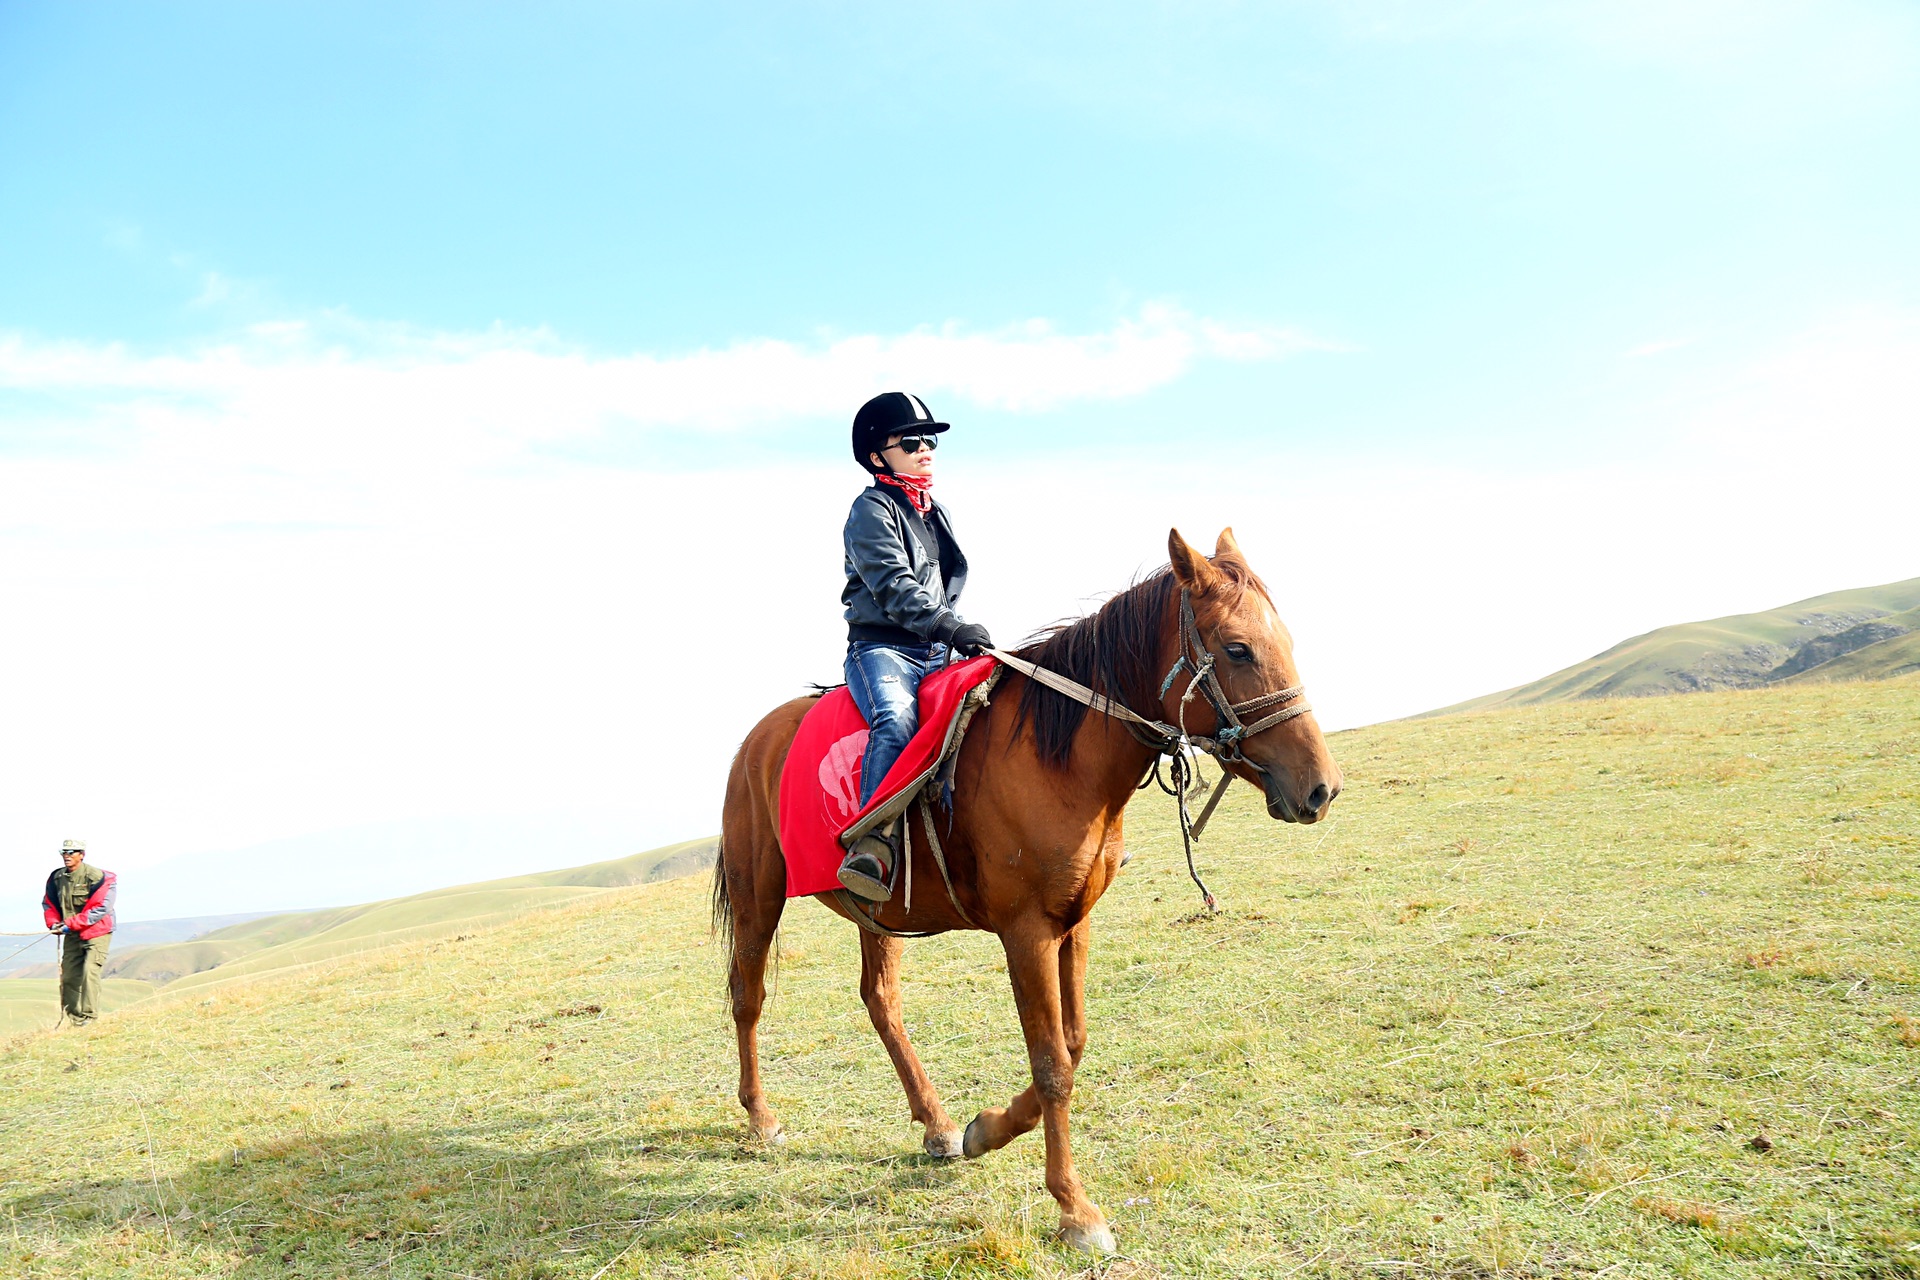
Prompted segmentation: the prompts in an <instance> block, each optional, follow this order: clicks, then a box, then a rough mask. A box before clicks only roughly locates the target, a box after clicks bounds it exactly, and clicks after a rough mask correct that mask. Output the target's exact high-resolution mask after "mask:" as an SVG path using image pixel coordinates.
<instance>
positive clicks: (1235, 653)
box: [1227, 644, 1253, 662]
mask: <svg viewBox="0 0 1920 1280" xmlns="http://www.w3.org/2000/svg"><path fill="white" fill-rule="evenodd" d="M1227 656H1228V657H1229V658H1232V659H1233V660H1234V661H1235V662H1252V661H1253V650H1251V649H1249V648H1247V646H1245V645H1243V644H1230V645H1228V646H1227Z"/></svg>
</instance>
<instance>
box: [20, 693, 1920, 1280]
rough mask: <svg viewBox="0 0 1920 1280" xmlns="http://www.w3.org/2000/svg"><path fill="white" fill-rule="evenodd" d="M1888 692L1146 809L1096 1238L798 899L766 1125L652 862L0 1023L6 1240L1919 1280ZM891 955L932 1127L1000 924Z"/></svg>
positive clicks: (427, 1260)
mask: <svg viewBox="0 0 1920 1280" xmlns="http://www.w3.org/2000/svg"><path fill="white" fill-rule="evenodd" d="M1916 725H1920V676H1909V677H1904V678H1901V679H1896V680H1888V681H1878V682H1871V683H1849V684H1838V683H1831V684H1817V683H1816V684H1793V685H1790V686H1787V687H1782V688H1780V689H1778V690H1777V691H1775V693H1774V694H1772V695H1770V696H1768V697H1765V698H1755V697H1751V696H1747V695H1744V694H1739V693H1707V694H1702V695H1698V696H1691V697H1668V698H1644V699H1638V700H1635V701H1632V702H1624V701H1605V702H1592V701H1581V702H1571V703H1564V704H1559V705H1552V706H1539V707H1514V708H1507V709H1504V710H1500V711H1495V712H1491V713H1487V714H1483V715H1472V716H1453V717H1447V718H1442V719H1421V720H1409V721H1400V722H1396V723H1392V724H1384V725H1374V726H1370V727H1367V728H1364V729H1355V730H1351V731H1348V732H1345V733H1340V734H1336V735H1334V736H1333V738H1332V746H1333V749H1334V752H1335V754H1336V756H1337V757H1338V759H1339V760H1340V762H1341V764H1342V766H1343V768H1344V769H1345V770H1346V774H1347V787H1346V790H1345V793H1344V794H1343V795H1342V796H1341V797H1340V800H1339V801H1338V803H1337V804H1335V806H1334V808H1333V811H1332V814H1331V815H1330V817H1329V819H1328V821H1327V822H1325V823H1323V824H1321V825H1319V826H1315V827H1311V828H1305V829H1303V828H1300V827H1293V826H1286V825H1283V824H1280V823H1276V822H1273V821H1270V820H1269V819H1267V818H1266V816H1265V815H1264V813H1263V812H1262V810H1261V807H1260V803H1259V797H1258V795H1257V794H1256V793H1255V792H1254V791H1253V790H1252V789H1251V788H1248V789H1236V790H1235V791H1233V792H1230V793H1229V794H1228V796H1227V798H1226V800H1225V802H1224V803H1223V805H1222V806H1221V809H1220V811H1219V813H1217V814H1216V815H1215V818H1214V822H1213V825H1212V826H1211V827H1210V828H1209V829H1208V832H1207V835H1206V839H1205V840H1204V841H1203V842H1202V843H1201V845H1200V846H1199V848H1198V850H1197V854H1198V857H1199V860H1200V865H1201V867H1202V869H1203V870H1204V872H1205V874H1206V875H1207V877H1208V879H1209V881H1210V882H1211V883H1212V885H1213V888H1214V889H1215V891H1216V892H1217V893H1218V894H1219V895H1220V898H1221V902H1222V904H1223V907H1224V909H1223V910H1222V911H1221V912H1220V913H1219V914H1218V915H1213V916H1208V915H1206V914H1205V913H1204V912H1201V911H1199V910H1197V907H1198V903H1197V901H1196V895H1195V893H1194V890H1193V888H1192V886H1191V885H1190V884H1189V883H1188V882H1187V878H1186V868H1185V866H1184V863H1183V860H1182V857H1181V842H1180V837H1179V834H1178V831H1177V829H1176V828H1175V826H1174V824H1173V822H1172V820H1171V815H1170V811H1169V809H1168V807H1167V805H1168V802H1167V799H1166V797H1164V796H1161V795H1159V794H1157V793H1155V792H1147V793H1143V794H1142V795H1141V796H1140V797H1139V798H1138V799H1137V800H1136V802H1135V803H1134V804H1133V805H1132V806H1131V807H1130V809H1129V811H1128V814H1127V829H1126V836H1127V847H1128V849H1129V851H1130V852H1131V853H1132V854H1133V860H1132V862H1131V863H1130V864H1129V866H1128V868H1127V870H1126V872H1125V873H1124V874H1122V875H1121V877H1120V879H1119V880H1118V882H1117V883H1116V884H1115V885H1114V887H1113V889H1112V891H1111V892H1110V893H1109V894H1108V896H1107V898H1106V899H1105V900H1104V901H1103V902H1102V903H1101V904H1100V908H1099V911H1098V912H1097V913H1096V915H1095V916H1094V919H1093V926H1092V928H1093V941H1092V953H1091V963H1090V964H1089V967H1088V971H1087V992H1088V1028H1089V1033H1090V1038H1089V1041H1088V1044H1087V1048H1086V1054H1085V1057H1084V1058H1083V1059H1082V1061H1081V1062H1080V1065H1079V1067H1078V1068H1077V1071H1076V1077H1075V1092H1074V1099H1073V1113H1072V1133H1073V1137H1074V1154H1075V1167H1076V1173H1077V1175H1078V1176H1079V1177H1080V1178H1081V1179H1083V1180H1084V1182H1085V1184H1086V1186H1087V1189H1088V1192H1089V1193H1090V1194H1091V1195H1092V1196H1093V1198H1094V1199H1095V1200H1096V1201H1097V1202H1098V1203H1100V1204H1101V1205H1102V1207H1103V1208H1104V1209H1105V1210H1106V1211H1107V1213H1108V1215H1109V1216H1110V1218H1111V1219H1112V1222H1113V1225H1114V1229H1115V1231H1116V1234H1117V1235H1118V1237H1119V1242H1120V1246H1121V1248H1122V1250H1123V1251H1124V1254H1125V1256H1124V1257H1123V1258H1120V1259H1115V1260H1113V1261H1111V1262H1107V1263H1102V1264H1098V1265H1090V1262H1089V1260H1088V1259H1086V1258H1085V1257H1082V1256H1077V1255H1071V1254H1068V1253H1066V1252H1065V1251H1064V1250H1062V1249H1061V1248H1060V1247H1059V1246H1057V1245H1056V1244H1054V1243H1053V1242H1052V1241H1051V1239H1050V1237H1051V1234H1052V1231H1053V1228H1054V1226H1055V1224H1056V1222H1057V1218H1058V1215H1057V1212H1056V1210H1055V1208H1054V1205H1053V1202H1052V1200H1051V1198H1050V1197H1049V1196H1048V1195H1047V1193H1046V1190H1045V1186H1044V1168H1043V1162H1042V1139H1041V1135H1040V1134H1038V1133H1034V1134H1029V1135H1027V1136H1026V1137H1023V1138H1021V1139H1019V1140H1018V1141H1016V1142H1015V1143H1013V1144H1012V1145H1011V1146H1009V1147H1007V1148H1006V1149H1005V1150H1004V1151H999V1152H995V1153H993V1154H991V1155H989V1156H988V1157H986V1158H984V1159H980V1160H974V1161H965V1162H957V1163H954V1164H935V1163H933V1162H932V1161H930V1160H928V1159H927V1158H925V1157H924V1156H922V1155H921V1152H920V1131H919V1128H918V1126H916V1125H913V1124H912V1123H910V1121H909V1117H908V1114H907V1108H906V1105H905V1103H904V1100H903V1099H902V1096H901V1093H900V1088H899V1085H898V1083H897V1081H896V1079H895V1075H894V1070H893V1067H892V1065H891V1063H890V1062H889V1061H888V1058H887V1055H886V1053H885V1052H884V1050H882V1048H881V1047H880V1045H879V1043H878V1041H877V1039H876V1038H875V1036H874V1033H873V1028H872V1026H871V1025H870V1023H869V1021H868V1018H867V1014H866V1011H865V1009H864V1008H862V1006H861V1003H860V1000H859V997H858V994H857V988H858V981H859V974H860V947H859V935H858V934H857V933H856V932H855V930H854V929H853V927H852V926H851V925H849V924H847V923H846V922H845V921H843V920H840V919H838V918H837V917H833V916H830V915H828V914H827V913H826V912H824V911H822V910H821V909H820V908H819V907H818V906H817V905H816V904H814V903H811V902H799V903H794V904H792V905H791V906H790V907H789V909H788V911H787V914H786V918H785V922H784V926H783V929H782V932H781V935H780V941H779V972H778V980H777V987H776V991H775V994H774V995H773V997H772V999H771V1000H770V1002H769V1003H768V1005H767V1011H766V1013H767V1016H766V1019H765V1021H764V1022H763V1023H762V1024H761V1032H760V1042H761V1046H762V1049H763V1052H764V1058H763V1070H764V1073H765V1080H766V1085H767V1089H768V1092H769V1094H770V1096H771V1098H772V1101H773V1103H774V1105H775V1106H776V1107H777V1108H778V1109H779V1110H780V1112H781V1116H782V1119H783V1120H784V1121H785V1122H786V1124H787V1126H788V1130H789V1136H788V1140H787V1141H786V1142H785V1143H783V1144H779V1145H776V1146H771V1147H769V1146H764V1145H759V1144H755V1143H752V1142H749V1141H748V1140H747V1139H746V1136H745V1132H744V1125H743V1122H742V1115H741V1111H740V1107H739V1104H738V1103H737V1102H736V1101H735V1098H734V1089H735V1075H734V1050H735V1044H734V1028H733V1023H732V1020H731V1018H730V1017H729V1016H728V1013H727V1007H726V995H725V992H726V974H725V969H724V956H723V953H722V948H721V947H719V946H717V945H715V943H714V941H713V939H712V935H711V933H710V932H709V928H708V910H707V905H708V904H707V885H706V883H705V881H704V880H703V879H701V878H685V879H679V880H673V881H669V882H666V883H662V884H655V885H643V886H639V887H634V888H624V889H622V888H610V889H605V890H602V891H600V892H599V893H598V894H596V895H594V896H591V897H588V898H584V899H582V900H580V901H578V902H575V903H573V904H571V905H568V906H563V907H560V908H559V909H557V910H551V911H536V912H527V913H523V914H521V915H519V916H516V917H514V918H512V919H508V920H505V921H502V922H498V923H493V924H487V925H483V926H478V927H475V928H473V929H472V930H471V932H470V935H469V936H466V937H464V938H463V937H459V936H458V935H453V936H447V937H442V938H437V939H434V940H431V941H415V942H408V943H402V944H400V945H397V946H393V947H389V948H386V949H383V950H381V951H378V952H371V953H366V954H359V955H347V956H341V957H339V958H336V959H333V960H328V961H325V962H322V963H316V964H311V965H306V966H303V967H300V968H298V969H282V970H278V971H276V972H275V973H273V974H272V975H270V976H268V977H266V978H263V979H257V978H251V977H241V978H238V979H236V980H234V981H230V982H226V983H223V984H221V985H220V986H219V987H217V988H214V989H211V990H208V989H195V990H190V991H187V992H186V993H185V994H184V995H177V994H174V993H175V992H178V991H179V987H178V985H177V984H176V986H174V987H169V988H162V989H161V990H160V991H159V992H157V993H156V994H155V995H154V996H153V997H151V998H149V999H147V1000H143V1001H141V1002H139V1003H137V1004H134V1005H130V1006H128V1007H126V1008H124V1009H122V1010H121V1011H119V1012H118V1013H115V1014H114V1015H112V1016H111V1017H108V1018H106V1019H103V1020H102V1021H101V1022H100V1023H98V1024H97V1025H95V1026H91V1027H87V1028H84V1029H80V1030H77V1031H75V1030H63V1031H61V1032H58V1033H54V1034H45V1033H38V1034H32V1035H24V1036H18V1037H15V1038H13V1039H12V1040H11V1041H9V1042H6V1043H5V1044H3V1045H0V1096H4V1097H5V1099H6V1102H7V1105H6V1106H0V1189H3V1190H0V1202H3V1204H0V1208H3V1209H4V1213H5V1216H6V1218H7V1221H8V1230H6V1231H0V1275H8V1276H18V1277H22V1280H43V1278H44V1280H52V1278H54V1277H61V1278H65V1277H73V1276H115V1277H124V1278H126V1280H202V1278H203V1277H208V1276H223V1277H235V1278H236V1280H280V1278H281V1277H314V1278H316V1280H317V1278H319V1277H336V1276H372V1277H377V1278H379V1280H438V1278H440V1277H450V1276H460V1275H466V1276H486V1277H500V1278H501V1280H534V1278H536V1277H538V1278H540V1280H639V1278H640V1277H648V1278H651V1277H671V1278H673V1280H733V1278H734V1277H739V1276H753V1277H760V1278H765V1280H771V1278H772V1277H791V1278H793V1280H803V1278H813V1280H826V1278H832V1280H887V1278H894V1277H897V1278H899V1280H907V1278H909V1277H938V1276H951V1277H954V1278H955V1280H966V1278H972V1280H986V1278H988V1277H1026V1278H1027V1280H1068V1278H1069V1277H1080V1278H1082V1280H1085V1278H1086V1277H1092V1276H1105V1277H1108V1278H1109V1280H1122V1278H1123V1277H1126V1278H1130V1280H1154V1278H1157V1277H1174V1276H1180V1277H1187V1276H1194V1277H1201V1276H1205V1277H1259V1278H1261V1280H1287V1278H1289V1277H1290V1278H1291V1280H1353V1278H1357V1277H1382V1276H1387V1277H1408V1276H1416V1277H1428V1278H1432V1280H1442V1278H1445V1280H1493V1278H1494V1277H1512V1278H1515V1280H1523V1278H1526V1277H1534V1278H1536V1280H1545V1278H1546V1277H1589V1278H1591V1277H1598V1276H1603V1275H1604V1276H1612V1277H1615V1278H1616V1280H1618V1278H1620V1277H1629V1276H1631V1277H1667V1276H1687V1277H1692V1278H1693V1280H1772V1278H1776V1277H1778V1278H1784V1277H1790V1276H1793V1277H1797V1276H1809V1277H1810V1276H1818V1275H1827V1276H1833V1277H1836V1278H1838V1277H1858V1278H1861V1280H1865V1278H1866V1277H1877V1278H1879V1280H1900V1278H1902V1277H1905V1278H1908V1280H1911V1278H1912V1277H1914V1276H1916V1275H1920V1266H1916V1259H1917V1258H1920V1252H1916V1250H1915V1249H1914V1247H1913V1246H1914V1245H1915V1244H1920V1224H1916V1222H1915V1219H1914V1216H1913V1206H1914V1205H1915V1204H1920V1089H1916V1088H1914V1087H1913V1081H1914V1075H1915V1071H1916V1065H1917V1064H1920V964H1916V960H1915V954H1914V948H1913V939H1914V937H1915V934H1916V930H1920V858H1916V854H1920V790H1916V787H1915V784H1914V778H1913V771H1912V767H1911V762H1912V759H1913V754H1914V751H1915V750H1916V746H1917V744H1920V737H1917V736H1916V735H1917V734H1920V730H1917V729H1916ZM1839 782H1843V783H1844V790H1841V789H1838V788H1837V787H1836V783H1839ZM463 932H464V931H463ZM216 972H217V971H216ZM901 982H902V986H903V989H904V1000H905V1010H904V1012H905V1018H906V1022H907V1026H908V1028H909V1030H910V1032H911V1034H912V1036H913V1038H914V1041H915V1044H916V1046H917V1047H918V1050H919V1053H920V1055H921V1057H922V1059H923V1060H924V1062H925V1065H926V1069H927V1071H928V1073H929V1075H930V1076H931V1078H932V1080H933V1081H934V1083H935V1085H936V1086H937V1087H938V1088H939V1089H940V1091H941V1094H942V1097H943V1099H944V1100H945V1102H946V1105H947V1107H948V1108H949V1110H950V1111H951V1112H952V1114H953V1115H954V1116H955V1117H956V1118H957V1119H960V1120H961V1121H962V1122H964V1121H965V1120H966V1119H968V1118H969V1117H971V1116H972V1115H973V1114H974V1113H975V1112H976V1110H978V1109H979V1108H981V1107H985V1106H1001V1105H1004V1104H1005V1103H1006V1101H1007V1099H1008V1097H1009V1095H1010V1094H1012V1093H1013V1092H1014V1091H1015V1090H1016V1089H1019V1088H1021V1087H1022V1086H1023V1085H1024V1084H1025V1082H1026V1079H1027V1077H1028V1073H1029V1068H1028V1062H1027V1056H1026V1052H1025V1049H1024V1046H1023V1045H1022V1043H1021V1039H1020V1033H1019V1024H1018V1020H1017V1018H1016V1017H1015V1014H1014V1010H1013V1002H1012V998H1011V995H1010V993H1009V990H1008V983H1007V976H1006V973H1005V969H1004V964H1003V953H1002V951H1001V949H1000V947H999V946H998V944H997V943H996V942H995V941H994V940H993V939H992V938H988V937H983V936H982V935H980V934H977V933H962V934H950V935H946V936H943V937H938V938H931V939H926V940H923V941H918V942H912V943H909V944H907V950H906V955H905V959H904V963H903V965H902V973H901ZM49 1135H55V1136H56V1137H58V1136H61V1135H65V1136H66V1138H67V1139H68V1140H58V1141H55V1140H50V1139H49ZM72 1135H83V1137H84V1141H82V1140H77V1139H73V1138H72Z"/></svg>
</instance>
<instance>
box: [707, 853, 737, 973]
mask: <svg viewBox="0 0 1920 1280" xmlns="http://www.w3.org/2000/svg"><path fill="white" fill-rule="evenodd" d="M712 912H713V916H712V923H711V925H710V928H711V931H712V932H713V933H716V934H719V935H720V938H721V940H722V941H723V942H724V943H725V944H726V948H727V958H728V959H732V958H733V899H732V898H731V897H729V896H728V894H727V842H726V839H725V838H724V837H723V838H721V839H720V840H718V841H716V842H715V843H714V846H713V901H712Z"/></svg>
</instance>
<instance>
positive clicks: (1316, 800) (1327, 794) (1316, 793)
mask: <svg viewBox="0 0 1920 1280" xmlns="http://www.w3.org/2000/svg"><path fill="white" fill-rule="evenodd" d="M1332 803H1333V792H1331V791H1329V790H1328V789H1327V784H1326V783H1324V782H1322V783H1320V784H1318V785H1317V786H1315V787H1314V789H1313V790H1312V791H1309V792H1308V793H1307V812H1308V813H1318V812H1320V811H1321V810H1322V809H1324V808H1326V807H1327V806H1328V805H1330V804H1332Z"/></svg>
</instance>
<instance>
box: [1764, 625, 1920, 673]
mask: <svg viewBox="0 0 1920 1280" xmlns="http://www.w3.org/2000/svg"><path fill="white" fill-rule="evenodd" d="M1883 616H1884V615H1883ZM1911 629H1912V628H1910V627H1905V626H1902V625H1901V624H1900V623H1897V622H1877V621H1876V622H1862V623H1859V624H1857V625H1855V626H1851V627H1848V628H1847V629H1846V630H1845V631H1839V632H1835V633H1833V634H1831V635H1823V636H1815V637H1814V638H1813V639H1811V640H1809V641H1807V642H1806V643H1805V644H1803V645H1801V646H1800V647H1799V648H1798V649H1795V650H1794V651H1793V656H1792V657H1790V658H1788V659H1787V660H1786V661H1785V662H1782V663H1781V664H1780V665H1779V666H1777V667H1775V668H1774V669H1773V670H1771V671H1769V672H1767V673H1766V675H1764V676H1762V677H1761V679H1762V680H1763V681H1768V682H1771V681H1774V680H1784V679H1786V678H1787V677H1788V676H1797V675H1799V674H1800V673H1801V672H1802V671H1810V670H1812V669H1813V668H1814V667H1817V666H1819V665H1820V664H1821V663H1823V662H1831V661H1833V660H1834V659H1835V658H1838V657H1840V656H1841V655H1842V654H1847V653H1852V652H1853V651H1854V650H1855V649H1864V648H1866V647H1867V646H1868V645H1870V644H1879V643H1880V642H1881V641H1882V640H1891V639H1893V638H1894V637H1895V636H1903V635H1906V634H1907V632H1908V631H1910V630H1911Z"/></svg>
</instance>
